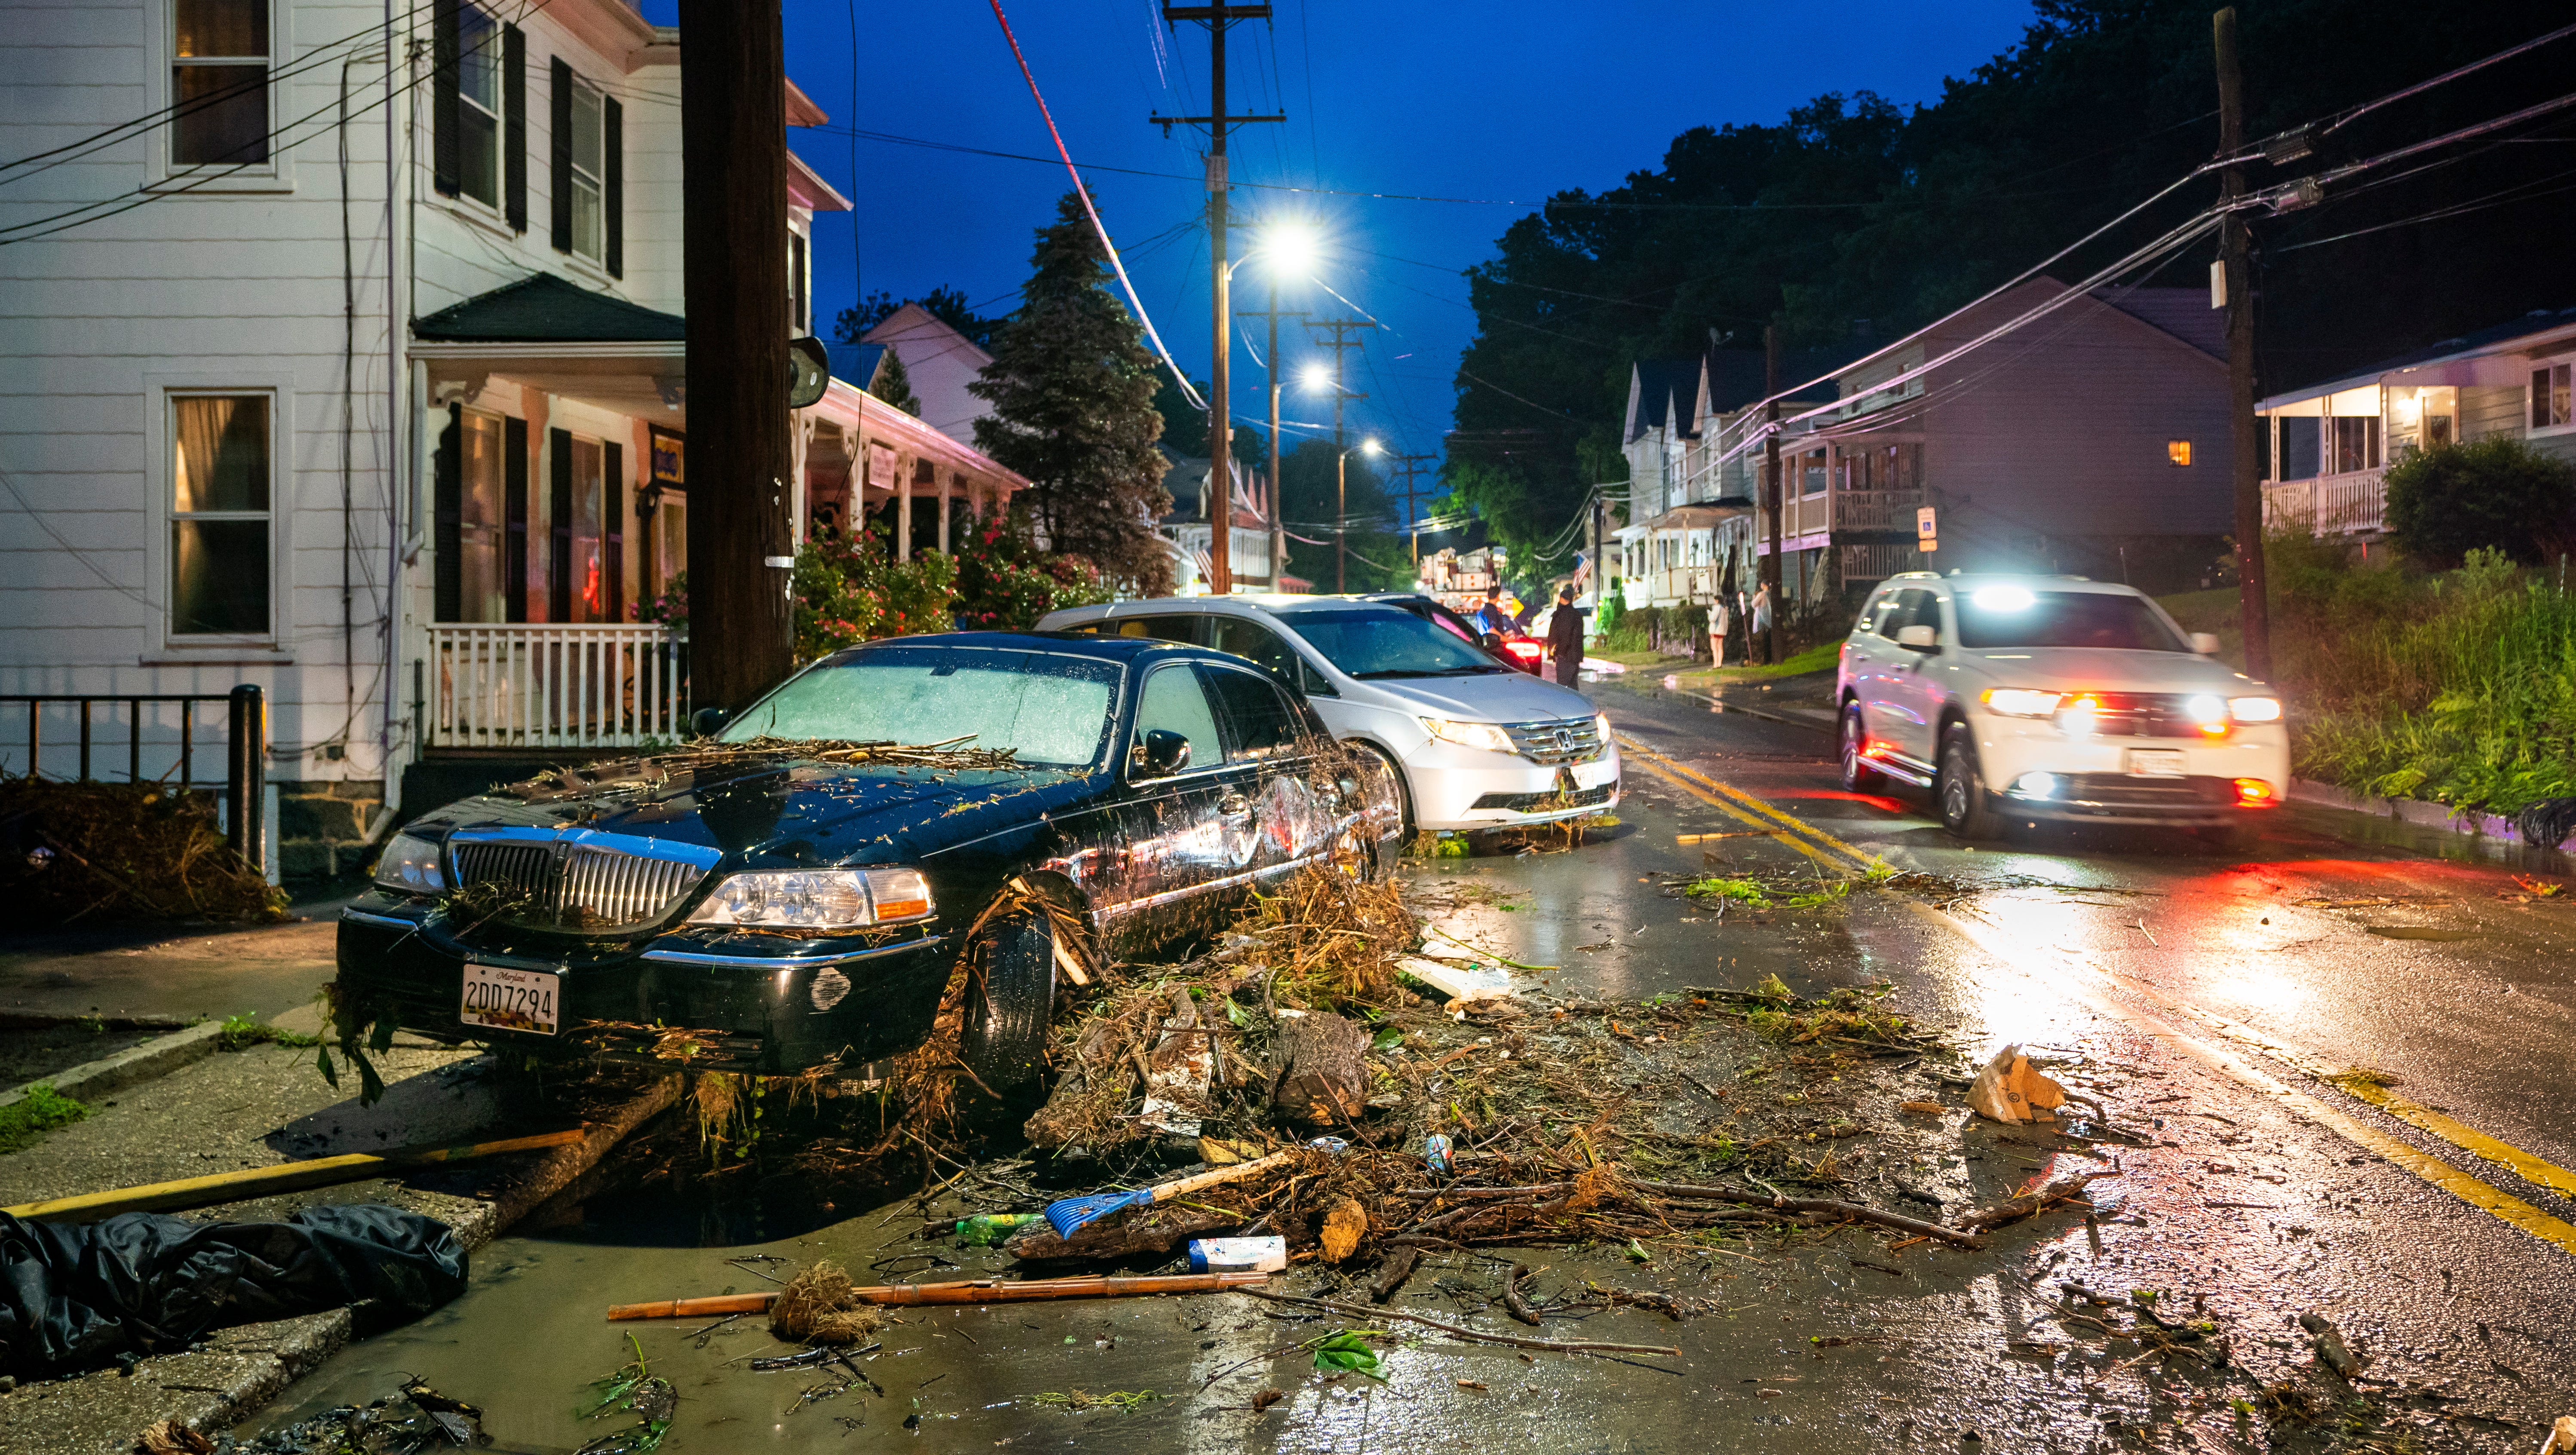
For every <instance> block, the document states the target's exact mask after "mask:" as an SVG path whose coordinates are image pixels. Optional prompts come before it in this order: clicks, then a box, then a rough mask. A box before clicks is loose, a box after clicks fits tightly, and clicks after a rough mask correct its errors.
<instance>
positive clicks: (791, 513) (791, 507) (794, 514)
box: [647, 410, 814, 549]
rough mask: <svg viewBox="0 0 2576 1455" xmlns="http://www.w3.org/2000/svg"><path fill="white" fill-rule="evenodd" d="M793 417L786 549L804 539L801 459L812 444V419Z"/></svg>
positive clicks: (804, 415) (789, 434) (806, 415)
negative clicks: (794, 424) (794, 425)
mask: <svg viewBox="0 0 2576 1455" xmlns="http://www.w3.org/2000/svg"><path fill="white" fill-rule="evenodd" d="M793 418H794V420H795V422H796V427H795V428H794V429H791V430H789V431H788V432H787V439H788V463H787V468H788V469H790V470H792V471H794V472H795V473H793V474H792V475H790V476H789V477H788V478H789V480H791V481H792V482H793V484H792V486H791V487H790V489H789V490H788V492H787V541H788V545H789V548H790V549H793V548H794V547H796V546H798V545H801V544H802V543H803V542H804V540H805V520H806V514H805V509H806V501H805V458H806V456H807V455H808V454H809V453H811V452H812V449H813V444H814V416H813V415H811V414H809V413H807V412H805V411H803V410H798V411H797V412H796V413H795V415H794V416H793ZM647 463H648V464H649V463H650V461H647Z"/></svg>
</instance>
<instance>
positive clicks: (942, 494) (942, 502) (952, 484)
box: [939, 474, 957, 556]
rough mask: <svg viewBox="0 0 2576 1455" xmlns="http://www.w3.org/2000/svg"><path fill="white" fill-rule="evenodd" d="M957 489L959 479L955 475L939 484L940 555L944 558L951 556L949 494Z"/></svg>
mask: <svg viewBox="0 0 2576 1455" xmlns="http://www.w3.org/2000/svg"><path fill="white" fill-rule="evenodd" d="M955 488H957V477H956V476H955V475H954V474H951V475H950V476H949V477H948V478H947V479H945V480H942V481H940V482H939V553H940V554H941V555H943V556H944V555H948V554H951V553H950V551H949V549H948V492H949V491H951V490H954V489H955Z"/></svg>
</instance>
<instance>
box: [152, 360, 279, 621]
mask: <svg viewBox="0 0 2576 1455" xmlns="http://www.w3.org/2000/svg"><path fill="white" fill-rule="evenodd" d="M170 442H171V462H170V486H171V489H170V634H171V635H172V636H265V635H267V633H268V630H269V625H268V595H269V592H268V556H269V550H268V535H269V496H270V485H269V458H270V451H269V398H268V396H267V395H265V394H216V395H208V394H189V395H177V396H173V397H172V399H171V400H170Z"/></svg>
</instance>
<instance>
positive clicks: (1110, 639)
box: [842, 631, 1239, 662]
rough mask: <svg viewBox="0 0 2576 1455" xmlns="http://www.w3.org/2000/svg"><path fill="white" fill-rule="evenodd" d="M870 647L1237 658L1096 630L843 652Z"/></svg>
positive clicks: (951, 635) (942, 637)
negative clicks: (954, 648)
mask: <svg viewBox="0 0 2576 1455" xmlns="http://www.w3.org/2000/svg"><path fill="white" fill-rule="evenodd" d="M871 647H977V648H982V649H984V650H987V651H1023V652H1030V651H1035V652H1053V653H1057V654H1059V655H1062V656H1069V657H1098V658H1101V659H1102V660H1104V661H1112V662H1130V661H1133V660H1135V659H1136V658H1138V657H1141V656H1144V655H1146V654H1148V653H1152V652H1166V651H1167V652H1172V653H1180V654H1188V655H1194V656H1203V657H1214V658H1217V659H1219V660H1222V661H1236V660H1239V659H1237V658H1234V657H1229V656H1227V655H1226V654H1225V653H1223V652H1216V651H1210V650H1208V649H1207V648H1204V647H1194V646H1191V645H1190V644H1189V643H1187V642H1167V641H1163V640H1161V639H1160V638H1157V637H1118V636H1102V635H1101V634H1100V633H1098V632H1070V631H1026V632H936V633H932V634H930V635H927V636H917V637H878V638H876V639H875V640H873V641H865V642H859V643H856V644H854V645H852V646H849V647H845V648H843V649H842V650H843V651H851V652H859V651H866V650H868V649H869V648H871Z"/></svg>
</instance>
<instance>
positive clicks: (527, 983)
mask: <svg viewBox="0 0 2576 1455" xmlns="http://www.w3.org/2000/svg"><path fill="white" fill-rule="evenodd" d="M562 983H563V977H562V976H560V975H555V974H551V973H549V972H547V971H543V970H511V969H507V968H505V967H503V966H499V965H476V964H471V963H469V964H467V965H466V967H465V1004H464V1005H463V1007H462V1008H461V1009H459V1010H458V1011H457V1019H459V1020H461V1021H463V1022H465V1023H466V1024H467V1025H469V1026H488V1027H490V1028H492V1029H493V1030H496V1031H529V1032H532V1033H534V1034H536V1035H540V1036H551V1035H553V1034H554V1033H555V991H556V989H557V988H558V987H560V986H561V985H562Z"/></svg>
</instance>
